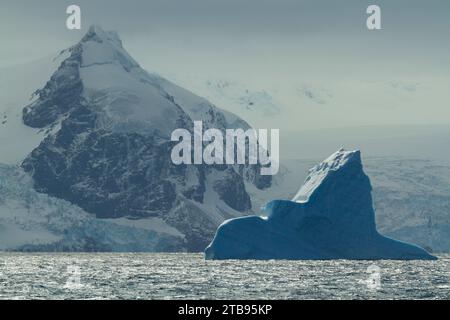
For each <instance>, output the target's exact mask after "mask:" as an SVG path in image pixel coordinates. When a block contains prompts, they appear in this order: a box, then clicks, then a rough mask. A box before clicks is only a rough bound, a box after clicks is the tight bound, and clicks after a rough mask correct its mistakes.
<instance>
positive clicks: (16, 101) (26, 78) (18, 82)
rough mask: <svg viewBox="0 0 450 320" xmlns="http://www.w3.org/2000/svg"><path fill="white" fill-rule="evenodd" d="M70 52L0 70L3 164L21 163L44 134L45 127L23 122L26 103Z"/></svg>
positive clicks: (0, 153)
mask: <svg viewBox="0 0 450 320" xmlns="http://www.w3.org/2000/svg"><path fill="white" fill-rule="evenodd" d="M67 56H68V54H67V52H65V53H61V54H59V55H55V57H46V58H43V59H40V60H38V61H34V62H30V63H27V64H24V65H19V66H14V67H9V68H3V69H0V146H1V152H0V163H4V164H18V163H19V162H21V161H22V160H23V159H24V158H25V157H26V156H27V155H28V154H29V153H30V152H31V151H32V150H33V149H34V148H36V147H37V146H38V145H39V143H40V142H41V141H42V140H43V139H44V137H45V133H46V132H45V130H41V129H35V128H30V127H28V126H26V125H24V123H23V121H22V111H23V106H25V105H27V104H29V103H30V102H31V101H32V100H33V99H35V98H36V97H34V96H33V95H32V94H33V92H35V91H36V90H37V89H38V88H41V87H42V86H44V85H45V83H46V82H47V81H48V79H49V77H50V76H51V75H52V73H53V72H54V70H55V69H56V68H57V67H58V66H59V64H60V63H61V62H62V61H63V60H64V59H65V58H67Z"/></svg>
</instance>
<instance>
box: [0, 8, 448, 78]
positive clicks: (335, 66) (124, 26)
mask: <svg viewBox="0 0 450 320" xmlns="http://www.w3.org/2000/svg"><path fill="white" fill-rule="evenodd" d="M0 1H1V2H0V3H1V5H0V38H1V43H2V45H1V47H0V66H6V65H11V64H15V63H19V62H24V61H27V60H33V59H37V58H40V57H42V56H45V55H48V54H53V53H54V52H55V51H59V50H60V49H62V48H64V47H67V46H69V45H71V44H72V43H73V42H74V41H76V40H78V39H79V38H80V37H81V36H82V33H84V32H86V29H87V28H88V27H89V25H90V24H94V23H95V24H99V25H101V26H102V27H103V28H105V29H117V30H118V31H119V32H120V34H121V37H122V38H123V41H124V43H125V44H126V46H127V48H128V50H129V51H130V52H131V53H132V54H133V55H134V56H135V57H136V58H137V60H138V61H140V62H141V64H143V65H145V66H146V67H150V68H154V69H163V71H164V69H169V68H176V69H177V70H179V68H183V69H188V71H191V70H190V69H192V70H197V71H198V72H203V71H204V70H202V69H205V68H207V69H209V70H211V71H212V72H213V71H214V70H215V69H218V70H220V69H225V70H228V71H233V70H234V71H235V72H247V71H253V70H254V69H261V68H262V67H264V68H267V69H266V70H267V71H270V72H272V73H273V72H283V73H286V72H302V73H306V72H308V73H310V72H313V73H314V74H317V72H323V71H324V70H326V72H327V73H334V72H336V73H342V74H346V75H348V74H349V73H350V74H351V73H352V72H363V71H364V72H365V70H367V72H374V71H377V72H380V73H385V72H392V73H396V74H411V73H421V74H423V73H433V74H435V73H441V74H448V73H449V70H450V64H449V63H448V57H449V54H450V1H446V0H431V1H423V0H422V1H417V0H402V1H400V0H390V1H379V0H378V1H365V0H345V1H344V0H341V1H337V0H333V1H331V0H329V1H323V0H307V1H301V0H272V1H267V0H245V1H243V0H226V1H225V0H140V1H139V0H128V1H119V0H87V1H80V0H78V1H64V0H41V1H31V0H29V1H24V0H0ZM73 3H75V4H78V5H80V7H81V9H82V22H83V25H82V26H83V30H82V31H80V32H78V31H68V30H66V28H65V19H66V14H65V9H66V7H67V6H68V5H69V4H73ZM371 3H376V4H378V5H380V6H381V9H382V27H383V30H380V31H368V30H367V29H366V26H365V20H366V17H367V16H366V13H365V10H366V8H367V6H368V4H371ZM230 69H231V70H230Z"/></svg>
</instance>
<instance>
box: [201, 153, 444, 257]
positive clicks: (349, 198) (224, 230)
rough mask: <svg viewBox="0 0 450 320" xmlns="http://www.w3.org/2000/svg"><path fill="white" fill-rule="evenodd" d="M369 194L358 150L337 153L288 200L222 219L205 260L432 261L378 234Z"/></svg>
mask: <svg viewBox="0 0 450 320" xmlns="http://www.w3.org/2000/svg"><path fill="white" fill-rule="evenodd" d="M371 191H372V187H371V184H370V180H369V177H368V176H367V175H366V174H365V173H364V171H363V167H362V162H361V154H360V152H359V151H345V150H343V149H341V150H339V151H338V152H336V153H334V154H333V155H331V156H330V157H329V158H328V159H326V160H325V161H324V162H322V163H321V164H319V165H317V166H315V167H314V168H312V169H311V170H310V171H309V175H308V177H307V179H306V181H305V183H304V184H303V186H302V187H301V188H300V190H299V192H298V193H297V195H296V196H295V197H294V199H292V201H288V200H275V201H272V202H270V203H268V204H267V205H266V206H265V208H263V209H262V210H263V214H262V215H261V216H247V217H242V218H236V219H231V220H228V221H225V222H224V223H223V224H222V225H221V226H220V227H219V228H218V230H217V232H216V235H215V237H214V239H213V241H212V242H211V244H210V245H209V246H208V247H207V248H206V250H205V258H206V259H290V260H308V259H309V260H326V259H358V260H377V259H394V260H415V259H430V260H432V259H433V260H434V259H436V257H434V256H432V255H430V254H429V253H427V252H426V251H425V250H424V249H422V248H420V247H418V246H415V245H412V244H408V243H405V242H401V241H397V240H394V239H390V238H387V237H385V236H382V235H381V234H379V233H378V231H377V229H376V225H375V212H374V209H373V205H372V194H371Z"/></svg>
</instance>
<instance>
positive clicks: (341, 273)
mask: <svg viewBox="0 0 450 320" xmlns="http://www.w3.org/2000/svg"><path fill="white" fill-rule="evenodd" d="M439 258H440V259H439V260H438V261H388V260H380V261H348V260H336V261H234V260H233V261H231V260H230V261H205V260H204V259H203V255H202V254H128V253H127V254H121V253H95V254H91V253H84V254H79V253H74V254H65V253H55V254H30V253H26V254H17V253H2V254H0V299H250V300H251V299H450V255H440V256H439Z"/></svg>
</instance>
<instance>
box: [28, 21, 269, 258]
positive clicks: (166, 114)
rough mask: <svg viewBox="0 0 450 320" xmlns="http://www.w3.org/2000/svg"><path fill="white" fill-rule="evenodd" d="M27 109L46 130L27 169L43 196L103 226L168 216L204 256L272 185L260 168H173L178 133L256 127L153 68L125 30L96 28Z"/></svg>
mask: <svg viewBox="0 0 450 320" xmlns="http://www.w3.org/2000/svg"><path fill="white" fill-rule="evenodd" d="M58 59H60V60H62V62H61V63H60V65H59V67H58V68H57V70H56V71H54V73H53V74H52V75H51V77H50V80H48V82H47V83H46V84H45V86H44V87H43V88H42V89H39V90H37V91H35V95H34V100H33V101H32V102H31V103H30V104H28V105H27V106H25V107H24V109H23V116H22V119H23V123H24V124H25V125H26V126H27V127H28V128H29V129H30V130H34V131H33V132H36V133H39V135H40V136H39V137H40V141H39V140H38V145H37V146H36V147H35V148H33V149H32V151H31V152H30V153H29V154H28V155H27V156H26V158H25V159H24V160H23V162H22V163H21V167H22V168H23V170H24V171H25V172H27V173H28V174H29V175H30V176H31V177H32V179H33V184H34V188H35V190H36V191H38V192H39V193H43V194H46V195H48V196H51V197H55V198H59V199H62V200H65V201H68V202H70V203H71V204H73V205H76V206H78V207H79V208H81V209H82V210H83V211H85V212H87V213H89V214H91V215H93V216H95V217H97V218H100V219H126V220H128V221H136V220H141V219H142V220H145V219H149V218H158V219H161V220H162V221H163V222H164V223H165V224H167V225H168V226H170V227H171V228H174V229H176V230H177V231H178V232H179V233H180V234H182V235H183V236H184V237H185V239H186V243H185V245H184V247H183V246H181V247H180V248H179V250H188V251H201V250H203V249H204V248H205V246H206V245H207V244H208V243H209V241H210V239H211V237H212V235H213V233H214V231H215V229H216V227H217V226H218V225H219V224H220V223H221V222H222V221H223V220H224V219H228V218H231V217H235V216H239V215H242V214H243V213H246V212H247V213H248V212H250V211H251V209H252V208H251V201H250V197H249V195H248V193H247V191H246V185H248V184H250V185H252V186H254V187H256V188H258V189H264V188H267V187H269V186H270V185H271V178H270V177H269V176H260V175H259V171H260V168H259V167H258V166H237V165H236V166H235V165H220V166H206V165H196V166H186V165H179V166H176V165H173V164H172V162H171V159H170V154H171V149H172V147H173V145H174V142H172V141H170V135H171V132H172V131H173V130H174V129H177V128H184V129H187V130H189V131H192V130H193V121H196V120H202V121H203V126H204V129H205V130H206V129H208V128H217V129H220V130H225V129H227V128H232V129H234V128H242V129H247V128H249V125H248V124H247V123H246V122H245V121H244V120H242V119H241V118H239V117H237V116H235V115H234V114H232V113H230V112H227V111H224V110H221V109H219V108H217V107H215V106H214V105H212V104H211V103H209V102H208V101H207V100H205V99H203V98H200V97H198V96H196V95H194V94H192V93H190V92H189V91H187V90H185V89H183V88H181V87H179V86H177V85H175V84H173V83H171V82H169V81H167V80H165V79H164V78H162V77H160V76H158V75H156V74H151V73H148V72H146V71H145V70H143V69H142V68H141V67H140V66H139V64H138V63H137V62H136V61H135V60H134V59H133V58H132V57H131V56H130V55H129V54H128V53H127V51H126V50H125V49H124V48H123V45H122V42H121V40H120V38H119V36H118V35H117V33H115V32H107V31H104V30H102V29H101V28H100V27H97V26H93V27H91V28H90V29H89V31H88V32H87V34H86V35H85V36H84V37H83V39H82V40H81V41H80V42H79V43H78V44H76V45H74V46H72V47H71V48H68V49H66V50H63V51H62V52H61V57H59V58H58Z"/></svg>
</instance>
